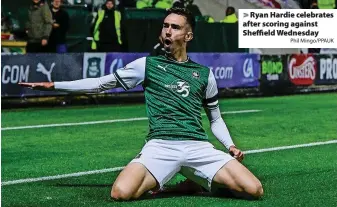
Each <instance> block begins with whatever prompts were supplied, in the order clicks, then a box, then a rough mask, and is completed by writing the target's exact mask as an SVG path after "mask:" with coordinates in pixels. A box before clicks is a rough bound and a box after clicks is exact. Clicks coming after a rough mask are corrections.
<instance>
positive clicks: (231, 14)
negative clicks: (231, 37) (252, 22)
mask: <svg viewBox="0 0 337 207" xmlns="http://www.w3.org/2000/svg"><path fill="white" fill-rule="evenodd" d="M237 21H238V18H237V17H236V14H235V9H234V7H232V6H229V7H227V9H226V17H225V18H224V19H223V20H221V22H222V23H236V22H237Z"/></svg>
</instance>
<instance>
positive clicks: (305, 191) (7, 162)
mask: <svg viewBox="0 0 337 207" xmlns="http://www.w3.org/2000/svg"><path fill="white" fill-rule="evenodd" d="M220 108H221V111H234V110H247V109H259V110H262V112H258V113H249V114H227V115H224V116H223V118H224V119H225V121H226V123H227V126H228V128H229V129H230V132H231V134H232V137H233V140H234V141H235V143H236V144H237V145H238V147H240V148H241V149H243V150H250V149H261V148H268V147H276V146H286V145H294V144H303V143H310V142H318V141H327V140H336V139H337V124H336V123H337V95H336V94H315V95H297V96H284V97H272V98H250V99H227V100H221V102H220ZM145 116H146V113H145V106H144V105H142V104H139V105H133V106H131V105H128V106H93V107H67V108H52V109H38V108H36V109H25V110H7V111H2V114H1V118H2V123H1V124H2V127H13V126H24V125H36V124H50V123H66V122H82V121H96V120H108V119H122V118H132V117H145ZM203 118H204V120H203V122H204V126H205V128H206V129H207V132H208V134H209V135H210V140H211V142H212V143H213V144H215V146H216V147H217V148H219V149H223V147H222V146H221V145H220V144H219V143H218V141H216V139H215V138H214V137H213V136H212V135H211V133H210V130H209V129H208V128H209V124H208V121H207V119H206V117H203ZM147 125H148V123H147V121H134V122H123V123H109V124H97V125H83V126H71V127H54V128H39V129H25V130H8V131H2V140H1V144H2V148H1V150H2V152H1V153H2V154H1V155H2V161H1V162H2V163H1V164H2V169H1V173H2V175H1V176H2V181H9V180H16V179H24V178H32V177H41V176H51V175H57V174H67V173H73V172H80V171H89V170H96V169H104V168H112V167H119V166H124V165H126V164H127V163H128V162H129V161H130V160H131V159H132V158H133V157H135V156H136V154H137V153H138V152H139V151H140V149H141V147H142V146H143V144H144V137H145V136H146V133H147ZM336 151H337V144H331V145H325V146H316V147H309V148H298V149H292V150H284V151H277V152H265V153H259V154H250V155H247V156H246V159H245V161H244V164H245V165H246V166H247V167H248V168H249V169H251V170H252V171H253V172H254V174H256V176H257V177H259V178H260V179H261V181H262V183H263V185H264V188H265V196H264V198H263V199H262V200H260V201H253V202H251V201H242V200H234V199H229V198H212V197H200V196H194V197H193V196H192V197H191V196H175V197H169V198H157V199H147V200H142V201H136V202H126V203H124V202H123V203H116V202H113V201H111V200H110V199H109V194H110V189H111V184H112V183H113V181H114V180H115V178H116V176H117V175H118V172H113V173H104V174H98V175H88V176H82V177H76V178H66V179H60V180H53V181H44V182H36V183H27V184H17V185H10V186H2V203H3V205H4V206H107V205H108V206H224V205H226V206H320V205H323V204H324V206H333V205H334V204H336V197H337V191H336V187H335V186H337V176H336V175H337V162H336V160H337V153H336ZM177 179H182V178H181V177H177V178H175V179H173V180H172V182H175V181H176V180H177Z"/></svg>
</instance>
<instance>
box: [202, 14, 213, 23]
mask: <svg viewBox="0 0 337 207" xmlns="http://www.w3.org/2000/svg"><path fill="white" fill-rule="evenodd" d="M203 17H204V20H205V21H206V22H207V23H214V22H215V21H214V19H213V17H212V16H210V15H205V16H203Z"/></svg>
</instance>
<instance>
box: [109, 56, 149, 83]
mask: <svg viewBox="0 0 337 207" xmlns="http://www.w3.org/2000/svg"><path fill="white" fill-rule="evenodd" d="M145 65H146V57H142V58H139V59H137V60H134V61H132V62H131V63H129V64H127V65H126V66H125V67H124V68H120V69H118V70H116V72H114V76H115V78H116V80H117V82H118V83H119V84H120V85H121V86H122V87H123V88H124V89H125V90H129V89H131V88H134V87H136V86H137V85H140V84H142V83H143V82H144V78H145Z"/></svg>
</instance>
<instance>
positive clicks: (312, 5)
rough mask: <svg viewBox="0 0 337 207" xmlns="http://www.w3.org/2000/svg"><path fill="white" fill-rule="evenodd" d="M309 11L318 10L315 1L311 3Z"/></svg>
mask: <svg viewBox="0 0 337 207" xmlns="http://www.w3.org/2000/svg"><path fill="white" fill-rule="evenodd" d="M310 9H318V5H317V1H316V0H315V1H312V2H311V5H310Z"/></svg>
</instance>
